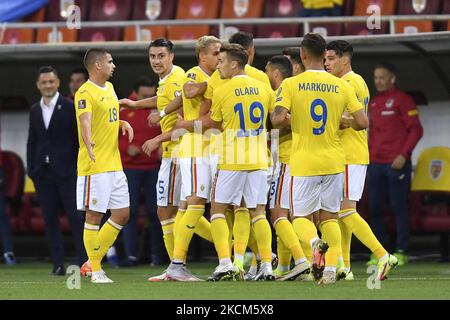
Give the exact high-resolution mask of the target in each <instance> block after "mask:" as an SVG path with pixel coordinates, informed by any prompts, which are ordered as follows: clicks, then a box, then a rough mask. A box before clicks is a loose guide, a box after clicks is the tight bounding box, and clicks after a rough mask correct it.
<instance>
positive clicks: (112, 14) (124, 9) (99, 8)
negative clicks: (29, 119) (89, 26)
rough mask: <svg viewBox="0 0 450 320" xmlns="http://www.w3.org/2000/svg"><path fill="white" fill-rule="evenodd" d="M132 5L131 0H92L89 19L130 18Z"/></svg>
mask: <svg viewBox="0 0 450 320" xmlns="http://www.w3.org/2000/svg"><path fill="white" fill-rule="evenodd" d="M131 7H132V1H131V0H91V6H90V11H89V20H93V21H118V20H119V21H120V20H128V19H130V17H131Z"/></svg>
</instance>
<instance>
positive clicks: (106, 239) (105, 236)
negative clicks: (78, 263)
mask: <svg viewBox="0 0 450 320" xmlns="http://www.w3.org/2000/svg"><path fill="white" fill-rule="evenodd" d="M122 228H123V226H121V225H120V224H118V223H115V222H114V221H112V220H111V218H109V219H108V221H106V222H105V224H104V225H103V226H102V228H101V229H100V231H99V233H98V241H99V244H100V255H101V259H103V257H104V256H105V255H106V253H107V252H108V250H109V248H110V247H111V246H112V245H113V244H114V241H116V238H117V236H118V235H119V232H120V230H122ZM100 261H101V260H100Z"/></svg>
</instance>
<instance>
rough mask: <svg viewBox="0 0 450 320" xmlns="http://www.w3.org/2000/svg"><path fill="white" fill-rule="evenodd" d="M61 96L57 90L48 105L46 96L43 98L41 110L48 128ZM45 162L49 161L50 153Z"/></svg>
mask: <svg viewBox="0 0 450 320" xmlns="http://www.w3.org/2000/svg"><path fill="white" fill-rule="evenodd" d="M58 98H59V92H56V94H55V96H54V97H53V98H52V100H50V103H49V104H48V105H46V104H45V102H44V98H43V97H42V98H41V102H40V105H41V110H42V119H44V125H45V129H48V125H49V124H50V119H51V118H52V114H53V111H54V110H55V105H56V102H57V101H58ZM45 162H46V163H49V162H50V159H49V157H48V155H47V156H46V157H45Z"/></svg>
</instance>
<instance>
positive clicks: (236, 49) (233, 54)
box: [220, 43, 248, 68]
mask: <svg viewBox="0 0 450 320" xmlns="http://www.w3.org/2000/svg"><path fill="white" fill-rule="evenodd" d="M220 52H226V53H227V55H228V57H229V58H230V59H231V60H232V61H237V63H238V65H239V67H241V68H245V65H246V64H247V61H248V54H247V51H246V50H245V49H244V47H243V46H241V45H240V44H237V43H230V44H223V45H222V46H221V47H220Z"/></svg>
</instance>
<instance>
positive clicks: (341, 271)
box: [336, 260, 347, 281]
mask: <svg viewBox="0 0 450 320" xmlns="http://www.w3.org/2000/svg"><path fill="white" fill-rule="evenodd" d="M346 276H347V270H345V264H344V261H342V260H338V263H337V267H336V280H337V281H339V280H342V279H345V277H346Z"/></svg>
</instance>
